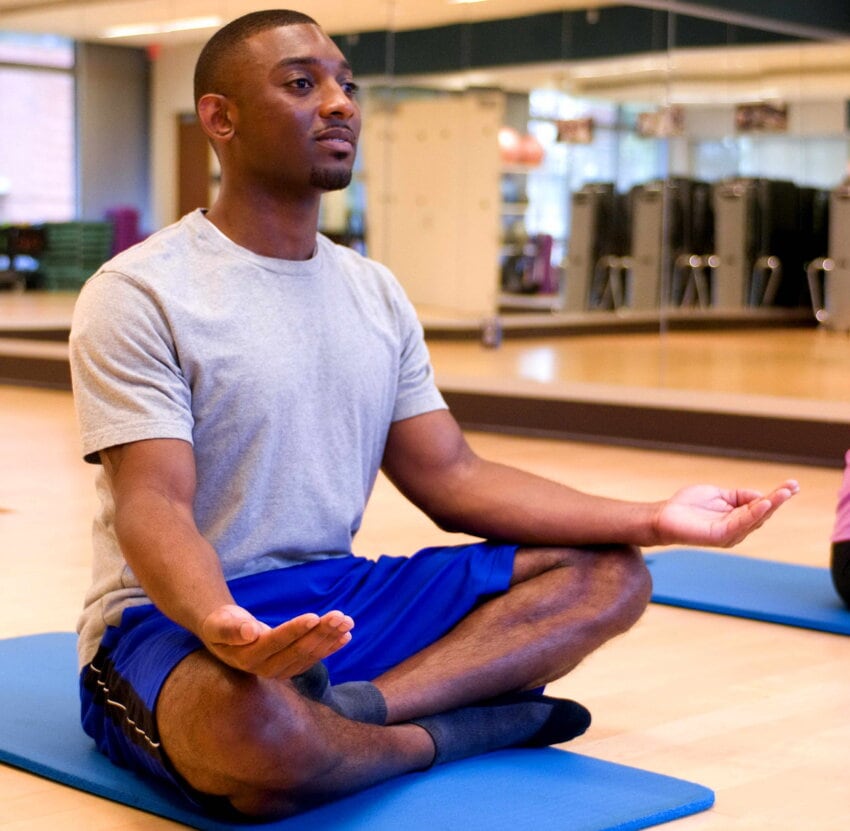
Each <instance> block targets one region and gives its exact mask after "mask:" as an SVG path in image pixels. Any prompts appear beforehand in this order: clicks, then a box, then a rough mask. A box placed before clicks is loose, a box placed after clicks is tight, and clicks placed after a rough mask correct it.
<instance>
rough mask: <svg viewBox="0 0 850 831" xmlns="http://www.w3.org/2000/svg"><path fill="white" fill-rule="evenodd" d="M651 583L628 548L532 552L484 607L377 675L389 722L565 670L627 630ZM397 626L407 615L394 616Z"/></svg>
mask: <svg viewBox="0 0 850 831" xmlns="http://www.w3.org/2000/svg"><path fill="white" fill-rule="evenodd" d="M650 591H651V581H650V577H649V573H648V571H647V569H646V566H645V564H644V561H643V557H642V555H641V553H640V551H639V550H637V549H635V548H631V547H625V546H624V547H616V548H605V549H602V548H599V549H572V548H564V549H560V548H527V549H520V550H519V551H518V552H517V555H516V558H515V561H514V572H513V578H512V580H511V587H510V589H509V590H508V591H507V592H505V593H504V594H502V595H499V596H497V597H495V598H494V599H492V600H489V601H487V602H486V603H484V604H482V605H481V606H480V607H479V608H477V609H476V610H474V611H473V612H472V613H471V614H469V615H468V616H467V617H466V618H464V619H463V620H462V621H461V622H460V623H458V624H457V626H455V627H454V629H452V630H451V632H449V633H448V634H447V635H446V636H445V637H443V638H441V639H440V640H438V641H436V642H435V643H434V644H432V645H431V646H430V647H428V648H427V649H425V650H423V651H422V652H420V653H418V654H417V655H414V656H412V657H411V658H409V659H408V660H406V661H404V662H402V663H400V664H399V665H398V666H396V667H394V668H393V669H391V670H389V671H388V672H386V673H384V674H383V675H381V676H380V677H378V678H376V679H374V684H375V686H376V687H377V688H378V689H379V690H380V691H381V692H382V693H383V695H384V698H385V700H386V704H387V712H388V714H387V723H389V724H395V723H400V722H405V721H409V720H410V719H412V718H417V717H420V716H423V715H427V714H430V713H438V712H443V711H446V710H449V709H452V708H456V707H461V706H464V705H468V704H470V703H471V702H475V701H480V700H482V699H486V698H489V697H491V696H497V695H501V694H503V693H506V692H510V691H514V690H527V689H532V688H534V687H537V686H540V685H542V684H545V683H547V682H549V681H553V680H555V679H557V678H560V677H562V676H564V675H566V674H567V673H568V672H569V671H570V670H571V669H573V668H574V667H575V666H576V665H577V664H578V663H579V662H580V661H581V660H582V659H583V658H584V657H585V656H586V655H588V654H590V653H591V652H593V651H594V650H595V649H597V648H598V647H599V646H601V645H602V644H603V643H605V642H606V641H607V640H609V639H610V638H612V637H614V636H615V635H618V634H621V633H622V632H625V631H626V630H627V629H629V628H630V627H631V626H632V625H633V624H634V623H635V622H636V621H637V620H638V618H639V617H640V615H641V614H642V613H643V611H644V609H645V608H646V604H647V603H648V602H649V597H650ZM396 625H398V626H399V627H403V626H404V621H403V620H400V621H398V622H397V624H396Z"/></svg>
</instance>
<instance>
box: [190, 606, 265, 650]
mask: <svg viewBox="0 0 850 831" xmlns="http://www.w3.org/2000/svg"><path fill="white" fill-rule="evenodd" d="M266 629H268V626H266V625H265V624H263V623H261V622H260V621H259V620H257V619H256V618H255V617H254V616H253V615H252V614H251V613H250V612H249V611H248V610H247V609H243V608H242V607H241V606H236V605H228V606H220V607H219V608H217V609H214V610H213V611H212V612H210V613H209V614H208V615H207V617H206V618H205V619H204V622H203V625H202V632H203V637H204V640H206V641H208V642H209V643H214V644H220V645H227V646H245V645H246V644H249V643H253V642H254V641H255V640H257V638H259V637H260V634H261V633H262V632H263V631H264V630H266Z"/></svg>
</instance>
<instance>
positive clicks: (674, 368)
mask: <svg viewBox="0 0 850 831" xmlns="http://www.w3.org/2000/svg"><path fill="white" fill-rule="evenodd" d="M430 349H431V356H432V359H433V361H434V364H435V367H436V369H437V371H438V372H439V373H444V374H452V375H472V376H476V377H478V378H480V379H485V378H486V379H488V380H492V381H494V382H495V381H506V380H507V379H516V380H522V381H530V382H535V383H537V384H562V383H592V384H617V385H623V386H627V387H640V388H642V389H645V390H652V389H659V390H668V391H669V390H684V391H699V392H710V393H724V394H733V395H781V396H785V397H792V398H803V399H810V400H814V401H841V402H845V403H847V402H850V338H848V337H847V336H846V335H843V334H836V333H831V332H827V331H825V330H823V329H809V328H807V329H800V328H796V329H774V330H749V331H715V332H694V331H690V332H667V333H665V334H663V335H660V336H659V335H658V334H622V335H618V334H605V335H585V336H580V337H563V338H539V339H533V340H532V339H526V338H523V339H517V340H511V339H507V340H505V341H503V342H502V345H501V346H500V347H499V348H498V349H485V348H483V346H482V345H481V344H480V343H477V342H474V341H461V342H447V341H433V342H431V344H430Z"/></svg>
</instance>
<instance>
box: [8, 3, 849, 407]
mask: <svg viewBox="0 0 850 831" xmlns="http://www.w3.org/2000/svg"><path fill="white" fill-rule="evenodd" d="M419 5H421V6H422V9H421V10H420V9H419ZM419 5H417V8H416V10H418V11H421V14H420V15H419V17H417V16H416V15H414V14H413V12H414V11H415V10H414V7H413V6H411V5H409V4H406V3H402V2H392V3H381V4H377V3H375V4H364V9H361V12H363V15H365V16H361V24H360V25H358V23H357V17H356V16H354V15H353V13H352V14H348V15H339V16H336V17H333V16H331V17H327V15H326V16H325V17H326V18H327V19H326V20H324V21H323V22H325V25H326V26H327V28H328V29H329V31H330V32H331V33H332V34H333V35H334V36H335V37H336V38H337V40H338V42H339V44H340V46H341V48H342V49H343V51H344V52H346V53H347V54H348V55H349V56H350V58H351V60H352V63H353V64H354V67H355V70H356V71H357V73H358V75H359V77H360V80H361V83H362V86H363V91H362V98H361V101H362V105H363V108H364V114H365V119H364V122H365V129H364V134H363V138H362V147H361V151H360V155H359V159H358V164H357V169H356V172H355V177H354V180H353V183H352V185H351V187H350V188H349V189H348V190H346V191H344V192H340V193H335V194H329V195H328V197H327V199H326V200H325V203H324V206H323V217H322V224H323V230H324V232H325V233H327V234H328V235H330V236H331V237H333V238H334V239H336V240H337V241H340V242H342V243H344V244H348V245H352V246H354V247H356V248H358V249H359V250H361V251H364V252H366V253H367V254H369V255H370V256H373V257H375V258H376V259H378V260H381V261H382V262H384V263H386V264H387V265H388V266H389V267H390V268H391V269H392V270H393V271H394V272H395V273H396V274H397V275H398V277H399V278H400V279H401V281H402V283H403V284H404V285H405V287H406V289H407V291H408V293H409V295H410V297H411V298H412V300H413V301H414V303H415V304H416V306H417V308H418V310H419V311H420V314H421V316H422V319H423V322H424V324H425V326H426V330H427V332H428V334H429V341H430V343H431V346H432V353H433V356H434V360H435V364H436V365H437V368H438V371H440V372H445V373H450V374H452V375H458V376H461V375H464V376H474V377H477V378H490V377H492V378H498V377H502V376H505V375H512V376H516V377H517V378H519V379H523V380H528V381H533V382H535V383H539V384H547V383H582V384H599V385H612V386H615V385H621V386H627V387H628V386H642V387H646V388H660V389H685V390H687V389H692V390H703V391H712V392H720V393H735V394H741V393H746V394H750V393H756V394H761V395H783V396H792V397H800V398H807V399H826V400H833V401H836V400H838V401H840V400H847V399H849V398H850V390H849V389H848V385H847V384H846V382H845V381H844V380H843V378H842V377H841V374H840V368H841V365H842V361H843V354H844V350H845V348H846V340H845V339H844V337H843V333H844V332H845V331H846V330H847V329H850V288H847V287H850V280H848V279H847V278H848V276H850V275H847V274H846V273H845V272H846V270H847V268H848V266H847V256H846V254H845V252H844V248H845V247H846V245H847V244H848V243H847V242H846V241H847V239H848V238H850V234H846V233H843V230H842V229H843V228H845V227H847V224H848V222H850V217H848V214H847V211H848V206H850V187H848V186H847V185H846V184H845V176H846V169H847V164H848V137H847V129H848V113H847V104H846V101H847V100H848V98H850V61H848V57H847V55H848V50H847V48H846V40H841V39H839V40H835V39H831V34H833V33H831V32H829V31H828V27H824V28H823V29H822V30H815V29H812V28H811V27H806V26H803V25H802V23H801V21H799V20H797V21H795V20H793V19H791V20H787V19H786V20H774V21H768V22H765V23H764V25H761V24H760V23H759V22H758V21H755V20H753V19H751V18H747V19H737V18H735V16H734V15H729V14H724V15H717V14H714V15H713V16H712V15H711V14H706V15H705V16H703V17H696V16H693V15H681V14H674V13H668V12H666V11H663V10H661V11H660V10H657V9H653V8H650V7H643V6H641V5H635V6H631V5H630V6H616V7H608V6H602V7H591V8H585V7H583V6H579V5H577V4H571V3H568V2H564V3H563V4H561V3H541V4H539V7H540V8H539V10H537V6H535V10H530V9H529V10H526V9H524V8H523V9H519V8H513V9H507V10H506V9H501V10H500V11H498V12H495V11H491V12H488V11H486V10H485V11H480V9H484V8H485V5H486V4H479V5H478V6H473V5H467V6H464V7H462V8H461V7H457V8H454V9H452V11H451V14H449V13H448V12H445V11H443V12H441V14H444V16H443V17H441V16H440V15H438V14H437V13H436V12H435V11H433V9H431V7H430V6H428V8H429V9H431V12H429V13H431V17H430V18H429V17H427V15H425V12H424V9H425V6H426V5H427V4H419ZM652 5H653V4H647V6H652ZM696 5H697V6H699V5H701V4H696ZM731 6H733V7H735V6H736V4H734V3H732V4H731ZM366 7H368V9H367V8H366ZM237 11H238V10H235V9H234V10H233V14H236V13H237ZM366 11H368V12H369V14H368V15H367V14H366ZM432 12H433V13H432ZM786 12H787V10H786ZM316 14H317V16H319V17H320V19H322V15H321V13H320V10H317V11H316ZM765 14H767V12H765ZM82 20H83V18H82V17H81V16H79V15H78V16H77V18H75V20H71V18H70V17H67V18H65V17H62V16H59V15H56V16H54V17H53V20H52V23H53V24H54V25H56V26H60V27H63V28H64V31H63V33H64V34H65V35H70V37H71V38H74V37H77V38H79V41H78V42H77V43H76V44H74V42H73V41H72V40H68V39H66V40H64V41H63V40H61V39H57V38H55V37H52V36H51V37H48V38H47V39H46V40H45V39H43V38H42V40H41V41H40V42H39V43H37V44H36V41H35V40H32V38H34V37H35V35H28V34H26V32H28V31H30V32H41V33H42V36H43V35H44V32H46V31H49V28H48V27H49V25H51V22H50V21H46V20H45V19H44V16H43V15H42V17H41V18H38V13H37V12H30V13H29V17H28V16H27V14H25V13H22V12H21V11H20V10H18V11H15V10H11V11H5V12H4V11H3V8H2V6H0V29H3V30H4V31H5V29H6V26H7V25H8V27H9V29H8V32H6V34H4V38H3V40H2V42H0V46H2V49H0V64H2V66H0V84H3V85H5V86H3V87H2V89H13V88H17V87H19V86H20V84H21V81H20V77H19V76H20V73H21V72H22V71H27V72H30V74H33V73H35V74H34V77H37V78H38V83H39V84H41V85H42V86H43V85H44V84H47V83H49V84H51V85H52V86H51V89H53V90H54V92H53V93H51V100H54V101H62V102H65V103H64V104H63V107H64V110H63V111H66V115H67V118H66V122H67V124H66V127H65V129H66V140H68V141H72V138H70V139H69V138H68V133H73V132H74V131H76V134H77V135H78V136H80V142H81V146H80V147H78V149H77V154H78V158H79V161H78V165H77V170H76V171H75V170H74V169H73V164H70V165H68V164H66V167H65V168H62V169H61V170H59V168H58V167H53V168H51V170H52V171H53V172H54V174H55V175H53V176H52V180H51V181H52V184H51V185H49V186H48V187H47V188H46V192H49V193H50V194H51V195H52V197H55V198H53V201H52V202H51V203H50V205H46V204H45V202H44V200H43V198H42V196H40V195H38V194H36V195H35V196H33V197H32V198H30V202H29V203H26V204H24V202H23V201H22V200H21V194H22V188H21V185H20V184H19V182H20V181H21V178H22V177H20V176H19V175H13V169H14V172H15V173H17V172H18V170H20V169H25V168H26V161H25V160H21V159H19V155H20V150H21V146H22V145H23V144H25V143H22V142H16V143H15V142H13V144H14V147H13V144H10V145H9V146H8V147H6V146H5V145H4V146H3V160H4V161H3V164H5V166H6V167H7V168H9V169H8V170H7V169H0V223H2V224H3V225H4V226H5V230H4V233H3V235H2V238H3V246H4V247H3V249H2V251H0V268H2V269H3V271H2V274H3V280H2V284H3V285H2V287H3V289H9V288H11V289H13V290H14V289H22V288H23V289H27V290H29V289H32V288H41V289H48V290H55V289H60V290H61V289H64V290H66V291H73V288H74V285H75V284H74V281H75V280H77V281H79V279H80V274H82V273H83V271H85V270H88V271H90V270H91V265H92V264H91V262H90V260H86V261H85V262H82V261H80V262H79V263H77V262H71V261H70V260H71V259H73V257H75V256H77V254H73V253H69V251H71V248H70V247H65V248H64V249H63V250H62V251H61V252H60V251H59V245H58V242H57V240H59V239H60V238H61V236H62V234H63V233H66V232H67V233H69V234H70V233H71V231H70V230H68V229H67V228H66V229H64V230H63V229H59V228H54V229H53V232H52V233H53V245H52V246H51V245H49V244H48V245H45V237H44V235H43V234H41V235H40V233H39V232H38V228H36V229H35V230H33V226H38V225H40V224H41V225H45V224H46V225H47V226H52V225H56V226H59V225H67V226H74V227H75V230H74V233H77V232H79V226H82V225H84V224H88V225H90V226H92V227H91V228H88V229H87V231H86V233H87V234H89V235H95V236H96V234H95V229H94V226H98V227H99V228H100V229H101V230H103V228H104V227H105V224H107V223H108V224H109V226H110V229H111V230H110V233H111V234H112V236H111V237H110V239H111V243H112V245H113V247H114V245H115V242H116V235H119V236H122V239H125V240H130V239H131V238H133V237H134V235H135V236H138V235H142V234H144V233H149V232H150V231H151V230H154V229H155V228H157V227H161V226H162V225H164V224H166V223H168V222H170V221H172V220H173V219H175V218H176V217H177V215H179V214H180V213H183V212H185V211H187V210H190V209H192V208H193V207H195V206H198V205H203V204H208V202H209V200H210V199H211V198H212V197H213V196H214V193H215V183H216V171H215V169H214V161H213V158H212V155H211V154H210V153H209V150H208V148H207V147H206V143H205V141H204V139H203V137H202V136H201V135H200V133H199V130H198V128H197V125H196V124H195V122H194V117H193V115H192V101H191V90H190V89H189V88H188V86H189V85H188V83H187V80H186V79H187V78H188V77H189V75H190V72H189V70H188V69H187V67H190V66H191V65H192V63H193V62H194V59H195V56H196V55H197V52H198V50H199V48H200V44H201V43H202V42H203V40H204V39H205V38H206V36H208V34H209V30H206V31H199V32H194V33H191V32H184V33H182V34H180V35H179V36H178V35H174V34H171V35H166V34H162V33H160V34H159V35H157V36H156V37H151V36H144V35H141V34H136V35H133V36H124V37H122V38H118V39H113V40H109V41H104V40H98V39H97V38H95V37H93V35H92V31H93V30H86V31H83V30H82V29H81V28H80V27H82V26H83V22H82ZM75 27H77V28H75ZM28 38H30V39H29V40H28ZM9 50H11V52H10V51H9ZM21 50H24V51H21ZM39 50H40V52H39ZM36 52H39V54H41V57H33V56H34V55H35V54H36ZM59 53H61V55H64V56H65V57H61V56H60V58H57V57H56V55H57V54H59ZM68 55H70V57H68ZM113 76H117V77H118V82H117V83H120V84H123V85H125V86H126V85H127V84H130V86H129V87H127V89H130V87H132V88H133V92H132V94H129V93H128V94H125V95H124V96H123V98H124V99H125V101H126V102H127V106H128V107H131V104H130V102H131V101H132V100H134V96H136V97H138V96H139V95H143V96H146V97H145V106H144V107H141V108H140V107H139V106H137V105H133V106H135V109H132V107H131V109H129V110H128V111H127V112H125V113H120V114H118V115H119V116H120V117H119V118H116V117H115V116H116V114H115V113H106V114H103V113H101V115H100V116H97V117H95V116H93V115H91V113H93V112H94V111H95V110H96V108H97V104H98V95H103V94H104V92H103V91H104V89H106V88H108V84H109V81H108V78H110V77H113ZM131 81H132V83H131ZM75 82H76V90H77V92H76V103H77V106H78V107H79V108H82V110H81V111H82V113H83V114H82V115H79V114H78V116H77V119H78V123H77V124H76V125H75V124H74V117H73V108H74V99H73V85H74V83H75ZM105 84H106V87H105V86H104V85H105ZM39 88H41V87H39ZM54 88H55V89H54ZM6 97H7V96H4V98H6ZM9 100H11V99H9ZM148 104H149V109H148V108H147V107H148ZM25 109H26V113H27V117H29V116H31V115H32V114H33V110H32V108H28V109H27V108H25ZM141 110H145V111H144V112H141ZM123 122H126V123H128V124H130V125H131V127H130V128H129V129H128V130H127V131H126V133H124V134H122V135H121V136H120V137H119V138H120V141H119V142H118V143H120V144H121V146H122V147H123V148H124V151H125V152H124V153H123V154H122V155H121V156H120V157H119V158H118V159H115V158H112V160H111V161H110V158H111V157H115V155H116V154H115V153H114V152H112V151H113V150H114V147H110V146H109V145H115V144H116V140H115V135H114V129H115V125H116V123H123ZM27 123H29V122H27ZM107 124H109V125H111V126H110V130H106V129H104V127H105V125H107ZM38 135H39V141H42V140H43V139H44V140H47V138H52V139H55V138H56V136H57V135H58V133H57V132H50V133H48V132H44V131H42V132H40V133H38ZM104 136H111V137H110V138H108V139H106V144H104ZM139 136H144V137H145V140H146V142H145V143H144V145H140V144H139ZM13 150H14V152H13ZM39 152H40V154H41V157H50V158H52V159H54V160H55V164H56V165H58V164H59V163H60V161H61V160H62V159H64V160H65V161H66V162H67V161H68V158H70V156H69V154H68V153H66V154H65V155H64V156H62V155H61V154H59V153H57V152H56V151H55V149H54V148H52V147H51V148H46V149H44V148H43V149H42V150H41V151H39ZM131 156H132V157H134V158H136V161H137V165H136V167H135V168H134V169H133V170H132V171H128V168H129V167H133V165H129V164H128V161H127V160H128V159H130V157H131ZM66 168H67V169H66ZM139 168H141V171H140V169H139ZM175 171H176V172H177V175H175ZM119 174H120V175H119ZM28 178H29V179H30V180H35V179H37V178H38V177H36V176H35V175H33V176H31V177H28ZM75 188H76V192H75ZM40 199H41V200H42V201H39V200H40ZM128 209H129V210H128ZM122 223H123V224H122ZM134 223H135V224H134ZM92 238H94V237H92ZM97 239H98V241H99V242H100V243H103V240H101V239H100V237H97ZM72 242H74V244H76V242H79V240H76V241H73V240H72ZM68 245H69V246H70V245H71V243H69V244H68ZM92 245H93V244H89V243H87V244H86V250H87V251H88V252H89V254H91V251H92ZM104 246H105V243H103V244H102V245H101V248H104ZM78 247H79V246H78ZM98 250H100V249H98ZM57 256H58V257H60V258H61V259H62V263H61V264H59V265H57V264H56V262H55V261H54V262H53V264H51V258H55V257H57ZM79 256H82V255H79ZM92 256H93V255H92ZM60 266H61V267H60ZM72 267H73V268H76V271H74V270H73V268H72ZM63 269H64V270H63ZM39 281H40V282H39ZM449 339H451V342H450V340H449ZM487 346H489V347H498V348H491V349H485V348H484V347H487ZM731 356H734V358H735V361H734V363H733V362H732V361H731V360H730V358H731ZM777 356H782V357H783V358H784V360H786V361H791V360H792V359H793V361H794V362H795V363H794V364H790V363H783V364H777V362H776V360H775V359H776V358H777ZM815 369H817V372H815V371H814V370H815Z"/></svg>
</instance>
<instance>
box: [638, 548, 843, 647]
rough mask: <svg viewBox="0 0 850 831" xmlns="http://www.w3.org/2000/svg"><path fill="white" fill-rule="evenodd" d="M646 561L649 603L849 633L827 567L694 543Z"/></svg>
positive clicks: (649, 557)
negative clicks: (703, 547)
mask: <svg viewBox="0 0 850 831" xmlns="http://www.w3.org/2000/svg"><path fill="white" fill-rule="evenodd" d="M646 561H647V565H648V566H649V572H650V574H652V582H653V589H652V600H653V602H655V603H663V604H666V605H668V606H683V607H685V608H688V609H699V610H700V611H703V612H717V613H718V614H721V615H732V616H735V617H745V618H751V619H753V620H764V621H768V622H770V623H784V624H786V625H788V626H797V627H801V628H804V629H817V630H819V631H822V632H834V633H835V634H839V635H850V609H848V608H847V607H846V606H845V605H844V603H843V602H842V601H841V599H840V598H839V596H838V595H837V594H836V592H835V589H834V588H833V585H832V578H831V577H830V574H829V569H827V568H817V567H815V566H799V565H793V564H790V563H779V562H775V561H773V560H759V559H754V558H752V557H742V556H740V555H738V554H727V553H724V552H717V551H703V550H701V549H696V548H680V549H672V550H670V551H664V552H660V553H658V554H651V555H649V556H648V557H647V558H646Z"/></svg>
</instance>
